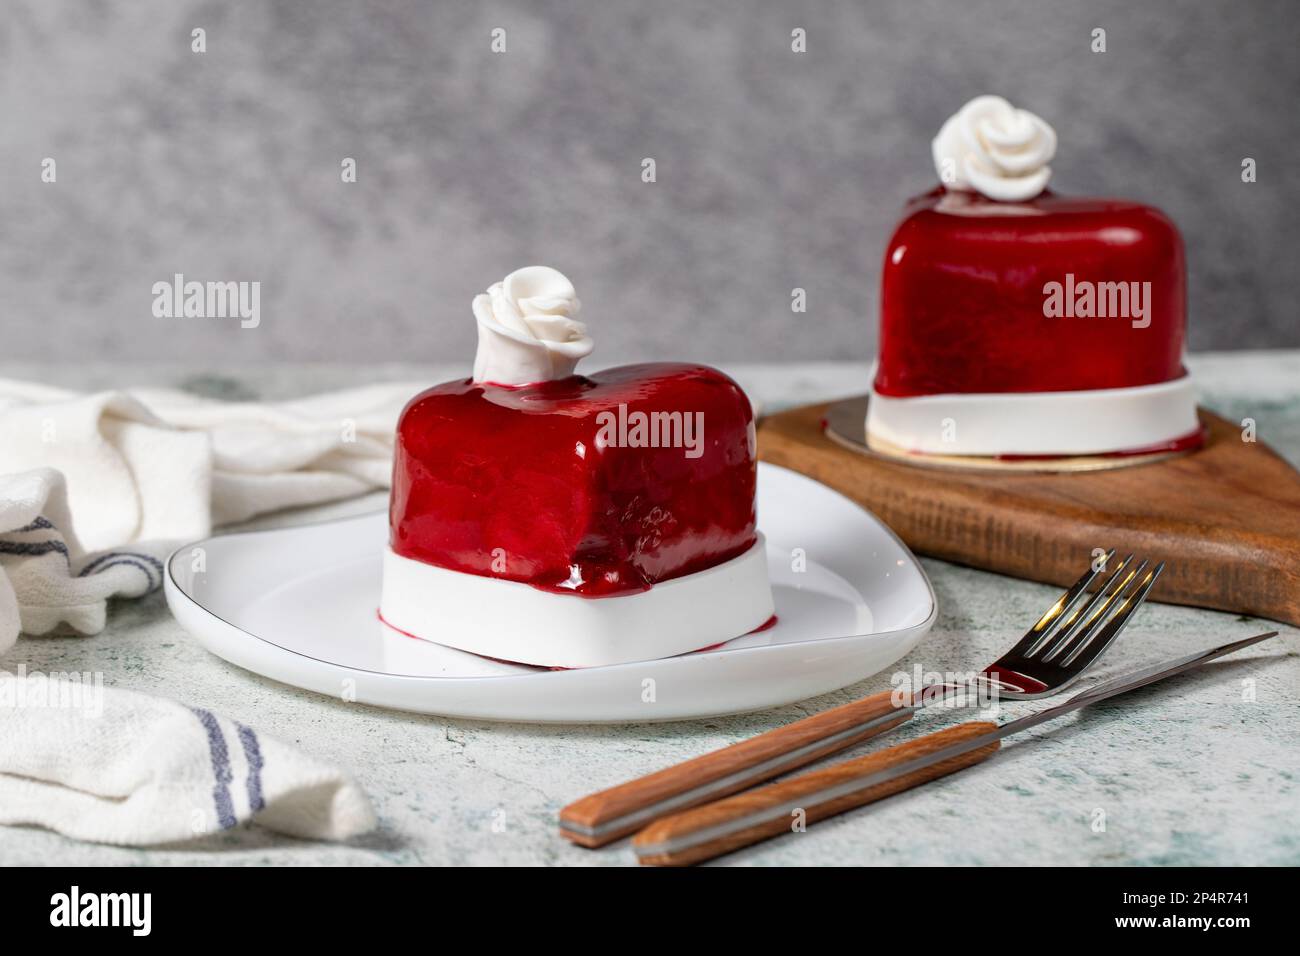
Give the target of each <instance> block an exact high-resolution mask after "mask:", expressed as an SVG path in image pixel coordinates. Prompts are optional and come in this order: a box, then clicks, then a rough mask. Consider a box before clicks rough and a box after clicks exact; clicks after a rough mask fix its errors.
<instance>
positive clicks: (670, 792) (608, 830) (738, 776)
mask: <svg viewBox="0 0 1300 956" xmlns="http://www.w3.org/2000/svg"><path fill="white" fill-rule="evenodd" d="M911 703H912V701H911V697H910V695H907V694H904V693H903V692H895V691H881V692H880V693H879V694H873V695H872V696H870V697H864V698H862V699H861V700H855V701H853V702H852V703H848V704H843V705H842V706H839V707H834V708H832V709H831V710H827V711H823V712H822V713H820V714H814V715H813V716H811V717H805V718H803V719H802V720H797V721H795V722H794V723H792V724H787V725H785V726H784V727H778V728H776V729H775V730H769V731H767V732H766V733H763V734H759V735H758V736H756V737H751V738H749V739H748V740H743V741H741V742H740V743H737V744H732V745H731V746H729V747H723V748H722V749H721V750H715V751H713V752H712V753H707V754H704V755H703V756H701V757H696V758H694V759H693V760H687V761H685V762H684V763H679V764H677V765H675V766H672V767H667V768H665V769H663V770H660V771H658V772H656V773H652V774H650V775H649V776H645V777H640V778H638V779H636V780H632V781H629V782H628V783H624V784H620V785H619V786H616V787H612V788H610V789H608V790H602V791H600V792H599V793H593V794H591V795H590V796H586V797H583V798H582V799H581V800H578V801H576V802H574V803H571V804H569V805H568V806H567V807H565V808H564V809H563V810H561V811H560V833H561V834H563V835H564V836H565V837H567V838H568V839H570V840H572V841H573V842H574V843H577V844H580V845H581V846H587V847H598V846H603V845H605V844H606V843H609V842H611V841H613V840H617V839H619V838H620V837H624V836H627V835H628V834H629V833H635V832H636V831H637V830H639V829H641V828H642V827H644V826H645V825H646V824H647V823H650V822H651V821H653V820H655V819H657V818H659V817H661V816H667V815H668V814H670V813H677V812H680V811H682V810H685V809H687V808H689V807H693V806H697V805H699V804H701V803H708V802H709V801H711V800H717V799H719V798H721V797H725V796H727V795H728V794H732V793H735V792H736V791H738V790H743V789H745V788H747V787H752V786H753V785H754V784H757V783H762V782H763V781H764V780H770V779H772V778H773V777H776V776H779V775H781V774H783V773H788V772H789V771H791V770H795V769H797V768H799V767H802V766H804V765H805V764H808V763H811V762H812V761H814V760H817V759H819V758H821V757H824V756H826V755H827V754H832V753H836V752H838V751H840V750H843V749H845V748H846V747H851V746H853V745H854V744H856V743H859V742H861V741H863V740H866V739H868V738H870V737H874V736H875V735H877V734H881V733H884V732H885V731H887V730H891V729H893V728H894V727H897V726H898V725H899V724H901V723H904V722H905V721H907V720H908V718H910V717H911V716H912V710H911Z"/></svg>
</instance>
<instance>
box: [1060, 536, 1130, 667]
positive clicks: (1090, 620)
mask: <svg viewBox="0 0 1300 956" xmlns="http://www.w3.org/2000/svg"><path fill="white" fill-rule="evenodd" d="M1132 557H1133V555H1129V559H1131V558H1132ZM1129 559H1125V561H1124V563H1123V564H1121V565H1120V566H1119V567H1118V568H1116V569H1115V573H1114V575H1113V576H1112V577H1111V579H1110V580H1109V581H1107V582H1106V583H1105V584H1104V585H1102V586H1101V587H1100V588H1098V589H1097V593H1096V594H1094V595H1093V597H1092V600H1091V601H1089V602H1088V605H1087V606H1086V607H1085V608H1084V609H1083V611H1082V612H1081V613H1080V614H1078V615H1077V616H1076V617H1075V618H1074V619H1073V620H1071V621H1070V622H1068V623H1067V624H1066V625H1065V626H1064V627H1063V628H1062V629H1061V633H1060V636H1059V637H1057V639H1056V640H1054V641H1053V642H1052V646H1051V647H1049V648H1047V651H1046V652H1045V653H1044V654H1043V656H1042V658H1041V660H1042V661H1043V662H1044V663H1046V662H1049V661H1051V660H1053V659H1054V658H1057V657H1059V656H1060V655H1061V654H1062V653H1064V652H1065V650H1066V648H1068V647H1070V645H1072V644H1074V643H1075V641H1076V640H1081V641H1086V640H1087V639H1088V636H1089V635H1091V634H1092V633H1093V632H1094V631H1096V629H1097V628H1098V627H1100V626H1101V625H1102V624H1103V623H1104V622H1105V620H1106V617H1107V615H1108V614H1109V613H1110V611H1111V607H1112V605H1114V603H1115V602H1116V601H1117V600H1119V597H1120V595H1121V594H1123V593H1124V591H1125V590H1126V589H1127V588H1128V586H1129V584H1130V583H1131V582H1132V581H1133V579H1134V578H1137V577H1140V576H1141V575H1142V572H1143V571H1145V570H1146V568H1147V562H1146V561H1141V562H1139V563H1138V566H1137V568H1136V569H1132V568H1130V567H1129V564H1130V563H1131V562H1130V560H1129Z"/></svg>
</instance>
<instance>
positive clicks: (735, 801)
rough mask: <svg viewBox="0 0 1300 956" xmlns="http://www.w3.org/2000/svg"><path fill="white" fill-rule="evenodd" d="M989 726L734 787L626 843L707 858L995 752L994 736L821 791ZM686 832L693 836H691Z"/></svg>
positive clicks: (650, 858)
mask: <svg viewBox="0 0 1300 956" xmlns="http://www.w3.org/2000/svg"><path fill="white" fill-rule="evenodd" d="M996 729H997V725H996V724H994V723H991V722H989V721H984V720H975V721H970V722H968V723H964V724H958V725H957V726H956V727H949V728H947V729H945V730H940V731H936V732H935V733H932V734H926V735H925V736H924V737H918V738H917V739H916V740H909V741H908V742H907V743H904V744H899V745H897V746H894V747H890V748H888V749H887V750H880V751H877V752H875V753H871V754H867V755H866V756H863V757H856V758H854V759H852V760H845V761H844V762H843V763H838V764H835V765H833V766H830V767H827V768H825V769H824V770H814V771H811V772H809V773H805V774H800V775H799V776H797V777H792V778H791V779H789V780H782V781H781V782H780V783H773V784H769V785H767V786H766V787H761V788H759V789H757V790H750V791H749V792H747V793H738V794H736V795H734V796H731V797H728V798H726V799H725V800H718V801H716V802H715V803H709V804H705V805H704V806H701V807H696V808H695V809H693V810H687V811H685V812H684V813H677V814H674V815H672V816H668V817H664V818H663V819H660V820H657V821H655V822H654V823H652V824H650V825H649V826H648V827H646V828H645V829H644V830H642V831H641V832H640V833H638V834H637V836H636V839H634V840H633V841H632V846H633V848H634V849H635V850H636V852H637V858H638V859H639V860H640V861H641V862H642V863H644V864H648V865H652V866H685V865H688V864H691V863H699V862H701V861H703V860H709V859H712V858H713V857H715V856H721V855H722V854H724V853H730V852H732V851H733V850H738V849H740V848H741V847H745V846H749V845H751V844H753V843H758V842H760V841H762V840H767V839H770V838H771V837H774V836H780V835H781V834H782V833H790V832H792V831H793V830H795V828H796V824H797V823H798V822H800V821H802V822H804V823H805V824H808V823H816V822H817V821H818V820H824V819H826V818H827V817H832V816H834V815H835V814H837V813H843V812H844V811H845V810H851V809H853V808H854V807H860V806H863V805H865V804H868V803H872V802H874V801H876V800H880V799H883V798H884V797H888V796H891V795H893V794H895V793H899V792H901V791H903V790H908V789H910V788H912V787H917V786H920V785H921V784H923V783H927V782H928V781H930V780H935V779H937V778H939V777H942V776H945V775H947V774H950V773H953V772H954V771H957V770H961V769H963V768H964V767H969V766H971V765H972V764H976V763H979V762H980V761H981V760H984V759H986V758H988V757H991V756H993V754H995V753H997V751H998V748H999V746H1000V745H1001V741H999V740H992V741H990V742H989V743H988V744H987V745H986V746H983V747H980V748H978V749H976V750H972V751H970V752H969V753H964V754H961V755H960V756H957V757H952V758H950V759H948V760H944V761H942V762H940V763H937V764H934V765H933V766H930V767H925V768H923V769H921V770H917V771H915V772H914V773H909V774H905V775H904V776H902V777H899V778H898V779H896V780H889V781H887V782H885V783H881V784H877V785H875V786H871V787H867V788H865V789H862V790H855V791H853V792H851V793H848V794H845V795H843V796H838V797H832V796H830V795H828V794H826V791H828V790H831V789H832V788H835V787H838V786H840V785H841V784H846V783H850V782H851V781H854V780H860V779H862V778H864V777H869V776H871V775H872V774H875V773H879V772H880V771H882V770H887V769H889V768H890V767H896V766H898V765H900V764H904V763H907V762H908V761H911V760H915V759H917V758H918V757H924V756H925V755H926V754H930V753H934V752H935V751H936V750H940V749H942V748H944V747H948V746H951V745H952V744H955V743H959V742H961V741H963V740H970V739H971V738H974V737H979V736H982V735H984V734H987V733H990V732H991V731H994V730H996ZM819 795H821V796H819ZM753 815H757V816H759V817H761V819H759V820H756V822H754V823H753V824H752V825H750V826H746V827H745V828H744V829H740V830H735V831H734V832H729V833H726V834H719V835H713V836H710V835H708V832H707V831H714V830H715V828H717V827H720V826H724V825H725V824H727V823H730V822H734V821H739V820H743V819H745V818H748V817H750V816H753ZM692 836H695V837H697V839H695V840H692V839H691V838H692Z"/></svg>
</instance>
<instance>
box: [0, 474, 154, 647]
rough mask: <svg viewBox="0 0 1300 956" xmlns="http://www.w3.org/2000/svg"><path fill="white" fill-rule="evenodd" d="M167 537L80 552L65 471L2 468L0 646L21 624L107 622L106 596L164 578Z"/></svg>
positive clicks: (9, 642)
mask: <svg viewBox="0 0 1300 956" xmlns="http://www.w3.org/2000/svg"><path fill="white" fill-rule="evenodd" d="M170 548H171V544H170V543H168V542H143V543H140V544H136V545H130V546H126V547H121V548H110V549H108V550H106V551H99V552H90V553H87V552H85V551H84V550H83V549H82V547H81V543H80V541H79V540H78V539H77V534H76V531H75V530H74V526H73V520H72V515H71V513H70V511H69V509H68V498H67V494H66V488H65V485H64V481H63V476H62V475H61V474H60V473H59V472H57V471H55V470H54V469H52V468H38V469H35V470H33V471H27V472H23V473H21V474H17V475H0V654H4V652H5V651H7V650H8V649H9V648H10V647H11V646H13V643H14V641H15V640H17V638H18V634H19V632H20V631H22V632H25V633H27V634H45V633H47V632H49V631H52V630H54V629H55V628H57V627H59V626H60V625H64V624H66V625H68V626H69V627H71V628H72V629H74V630H77V631H80V632H81V633H83V634H95V633H98V632H99V631H100V630H102V629H103V627H104V619H105V616H106V614H107V605H108V599H109V598H110V597H139V596H140V595H142V594H147V593H148V592H150V591H152V590H154V589H155V588H159V587H161V586H162V576H163V558H165V557H166V556H167V552H168V550H169V549H170Z"/></svg>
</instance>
